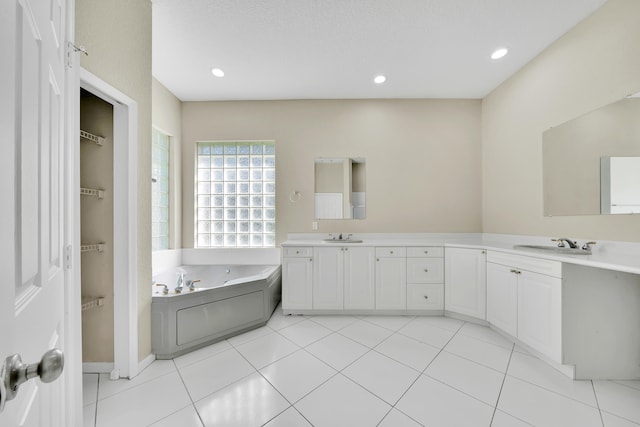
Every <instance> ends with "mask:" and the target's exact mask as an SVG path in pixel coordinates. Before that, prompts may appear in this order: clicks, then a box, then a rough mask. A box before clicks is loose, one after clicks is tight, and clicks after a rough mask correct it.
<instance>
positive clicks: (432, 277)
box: [407, 258, 444, 283]
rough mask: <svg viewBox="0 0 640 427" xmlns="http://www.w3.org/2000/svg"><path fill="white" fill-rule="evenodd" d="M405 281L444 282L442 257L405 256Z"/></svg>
mask: <svg viewBox="0 0 640 427" xmlns="http://www.w3.org/2000/svg"><path fill="white" fill-rule="evenodd" d="M407 283H444V258H407Z"/></svg>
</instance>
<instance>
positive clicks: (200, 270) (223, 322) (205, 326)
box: [151, 265, 282, 359]
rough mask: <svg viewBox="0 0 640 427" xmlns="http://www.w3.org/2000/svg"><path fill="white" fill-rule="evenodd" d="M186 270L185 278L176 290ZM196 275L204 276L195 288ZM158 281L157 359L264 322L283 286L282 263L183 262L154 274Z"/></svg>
mask: <svg viewBox="0 0 640 427" xmlns="http://www.w3.org/2000/svg"><path fill="white" fill-rule="evenodd" d="M181 274H182V275H183V278H184V284H183V287H182V291H181V292H180V293H176V291H175V287H176V285H177V282H178V277H179V276H180V275H181ZM194 280H199V282H196V283H194V285H195V286H194V287H193V290H190V288H189V286H188V284H189V283H190V282H191V281H194ZM154 282H155V285H154V287H153V296H152V301H151V348H152V351H153V353H155V355H156V357H157V358H158V359H171V358H174V357H176V356H179V355H181V354H184V353H188V352H189V351H192V350H195V349H197V348H200V347H204V346H207V345H209V344H211V343H214V342H216V341H220V340H223V339H225V338H229V337H231V336H233V335H237V334H240V333H243V332H246V331H248V330H250V329H255V328H258V327H260V326H263V325H264V324H266V323H267V321H268V320H269V318H270V317H271V314H272V313H273V311H274V310H275V308H276V306H277V305H278V302H279V301H280V295H281V287H282V285H281V283H282V280H281V270H280V266H279V265H183V266H180V267H178V268H176V269H175V270H171V271H167V272H164V273H162V274H160V275H158V276H155V277H154ZM163 284H165V285H166V286H167V288H166V290H165V288H164V286H162V285H163ZM167 291H168V292H167ZM165 292H166V293H165Z"/></svg>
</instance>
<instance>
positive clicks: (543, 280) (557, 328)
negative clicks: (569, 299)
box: [518, 271, 562, 363]
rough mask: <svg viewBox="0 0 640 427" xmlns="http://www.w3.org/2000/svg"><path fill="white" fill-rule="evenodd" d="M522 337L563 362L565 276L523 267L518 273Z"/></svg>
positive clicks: (519, 320)
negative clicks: (560, 276)
mask: <svg viewBox="0 0 640 427" xmlns="http://www.w3.org/2000/svg"><path fill="white" fill-rule="evenodd" d="M518 339H520V340H521V341H522V342H524V343H525V344H528V345H530V346H531V347H533V348H534V349H536V350H538V351H539V352H541V353H543V354H545V355H547V356H549V357H550V358H551V359H553V360H554V361H556V362H558V363H562V280H561V279H558V278H556V277H550V276H545V275H543V274H537V273H531V272H528V271H523V272H522V274H520V275H519V277H518Z"/></svg>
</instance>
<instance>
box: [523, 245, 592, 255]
mask: <svg viewBox="0 0 640 427" xmlns="http://www.w3.org/2000/svg"><path fill="white" fill-rule="evenodd" d="M514 249H529V250H534V251H542V252H552V253H556V254H563V255H591V251H589V250H584V249H580V248H576V249H572V248H559V247H557V246H546V245H515V246H514Z"/></svg>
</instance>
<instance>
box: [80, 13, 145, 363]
mask: <svg viewBox="0 0 640 427" xmlns="http://www.w3.org/2000/svg"><path fill="white" fill-rule="evenodd" d="M75 18H76V19H75V22H76V39H75V44H76V45H82V46H85V47H86V49H87V51H88V52H89V56H83V55H79V57H81V58H82V59H81V65H82V67H83V68H85V69H86V70H88V71H89V72H91V73H92V74H94V75H96V76H98V77H99V78H101V79H102V80H104V81H105V82H107V83H109V84H110V85H112V86H113V87H115V88H116V89H118V90H120V91H121V92H123V93H124V94H126V95H127V96H129V97H130V98H132V99H134V100H135V101H136V102H137V105H138V183H137V184H138V199H137V200H138V284H137V286H138V356H139V358H140V359H143V358H145V357H146V356H147V355H149V354H150V353H151V332H150V331H151V329H150V327H151V286H150V284H151V224H150V218H151V2H150V1H149V0H109V1H103V0H76V16H75ZM116 315H117V314H116Z"/></svg>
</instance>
